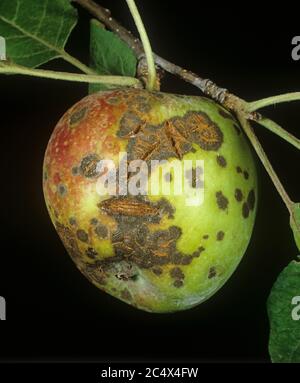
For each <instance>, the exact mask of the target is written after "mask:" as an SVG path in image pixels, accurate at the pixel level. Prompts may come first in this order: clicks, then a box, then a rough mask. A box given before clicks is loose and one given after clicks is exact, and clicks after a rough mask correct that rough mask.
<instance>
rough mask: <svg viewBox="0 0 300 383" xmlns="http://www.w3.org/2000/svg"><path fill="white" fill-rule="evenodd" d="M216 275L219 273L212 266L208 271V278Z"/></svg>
mask: <svg viewBox="0 0 300 383" xmlns="http://www.w3.org/2000/svg"><path fill="white" fill-rule="evenodd" d="M216 275H217V272H216V268H215V267H211V268H210V269H209V271H208V278H209V279H211V278H214V277H215V276H216Z"/></svg>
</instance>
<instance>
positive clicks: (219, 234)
mask: <svg viewBox="0 0 300 383" xmlns="http://www.w3.org/2000/svg"><path fill="white" fill-rule="evenodd" d="M224 236H225V233H224V231H218V232H217V241H222V240H223V239H224Z"/></svg>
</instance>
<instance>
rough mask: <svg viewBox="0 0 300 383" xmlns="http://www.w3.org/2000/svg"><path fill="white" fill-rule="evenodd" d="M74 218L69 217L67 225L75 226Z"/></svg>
mask: <svg viewBox="0 0 300 383" xmlns="http://www.w3.org/2000/svg"><path fill="white" fill-rule="evenodd" d="M76 223H77V222H76V218H75V217H70V218H69V224H70V225H71V226H75V225H76Z"/></svg>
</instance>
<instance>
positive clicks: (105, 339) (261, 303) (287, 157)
mask: <svg viewBox="0 0 300 383" xmlns="http://www.w3.org/2000/svg"><path fill="white" fill-rule="evenodd" d="M99 2H100V1H99ZM101 4H102V5H104V6H109V7H110V9H111V10H112V11H113V15H114V16H115V17H116V18H117V19H119V20H120V21H122V23H123V24H124V25H125V26H127V27H129V28H131V29H132V30H134V26H133V23H132V21H131V18H130V15H129V13H128V10H127V8H126V4H125V1H123V0H115V1H108V0H101ZM197 4H198V8H197ZM199 4H200V5H199ZM137 5H138V6H139V8H140V11H141V13H142V15H143V18H144V22H145V25H146V27H147V30H148V32H149V36H150V39H151V41H152V45H153V49H154V51H155V52H157V53H158V54H160V55H161V56H163V57H165V58H167V59H169V60H171V61H173V62H176V63H177V64H179V65H182V66H184V67H186V68H188V69H191V70H193V71H195V72H197V73H199V74H201V75H202V76H204V77H208V78H211V79H212V80H214V81H215V82H216V83H217V84H219V85H220V86H224V87H226V88H228V89H230V90H231V91H232V92H233V93H235V94H237V95H239V96H241V97H243V98H245V99H247V100H254V99H258V98H262V97H267V96H270V95H274V94H280V93H284V92H288V91H296V90H299V81H300V76H299V75H300V61H298V62H295V61H293V60H292V58H291V49H292V45H291V40H292V37H293V36H295V35H300V30H299V23H298V21H297V18H298V15H299V14H297V10H295V9H294V8H293V6H289V5H288V3H287V2H285V6H284V7H283V6H282V5H281V8H279V6H278V7H277V6H275V5H274V4H273V6H272V9H266V10H263V9H261V8H260V7H259V6H258V5H256V4H254V3H253V2H251V6H250V5H247V4H244V3H243V5H239V6H233V5H232V6H227V7H226V8H225V7H224V8H221V7H219V5H217V3H216V4H212V5H211V6H208V5H207V4H206V2H198V1H191V0H185V1H184V2H182V1H153V0H152V1H142V0H139V1H137ZM88 19H89V15H88V14H87V12H85V11H82V10H80V22H79V25H78V26H77V27H76V29H75V30H74V32H73V33H72V36H71V40H70V42H69V43H68V46H67V50H68V51H69V52H71V53H72V54H73V55H75V56H77V57H79V58H80V59H82V60H83V61H85V62H87V61H88V32H89V29H88ZM297 26H298V29H297ZM43 67H44V68H51V69H57V70H67V71H72V70H74V68H72V67H71V66H70V65H69V64H65V63H62V62H61V61H58V60H55V61H53V62H51V63H49V64H47V65H44V66H43ZM0 90H1V92H0V113H1V119H0V127H1V133H0V137H1V151H0V153H1V166H0V169H1V178H0V179H1V207H0V208H1V248H0V249H1V255H0V257H1V258H0V259H1V261H0V262H1V263H0V295H2V296H4V297H5V298H6V300H7V321H6V322H4V323H3V327H2V326H1V330H0V334H1V339H0V344H1V347H0V359H1V360H123V361H124V360H157V361H158V360H178V361H179V360H182V361H269V356H268V350H267V343H268V335H269V326H268V319H267V312H266V300H267V297H268V294H269V292H270V289H271V287H272V284H273V283H274V281H275V279H276V277H277V275H278V273H279V272H280V271H281V269H282V268H283V267H284V266H285V265H286V264H287V263H288V262H289V261H290V260H291V259H293V258H294V257H295V256H296V255H297V249H296V246H295V244H294V242H293V238H292V234H291V231H290V229H289V225H288V214H287V212H286V210H285V207H284V205H283V203H282V201H281V200H280V198H279V196H278V194H277V193H276V191H275V189H274V187H273V185H272V183H271V181H270V180H269V178H268V177H267V176H266V173H265V172H264V170H263V169H262V167H261V165H260V164H259V165H258V168H259V173H260V200H259V210H258V215H257V221H256V226H255V230H254V233H253V237H252V240H251V243H250V245H249V248H248V251H247V253H246V254H245V256H244V258H243V260H242V262H241V264H240V265H239V267H238V269H237V271H236V272H235V274H234V275H233V276H232V278H231V279H230V280H229V281H228V282H227V284H226V285H225V286H224V287H223V288H222V289H221V290H220V291H219V292H218V293H217V294H216V295H215V296H214V297H213V298H211V299H210V300H209V301H207V302H205V303H203V304H202V305H200V306H198V307H196V308H194V309H192V310H189V311H186V312H180V313H177V314H170V315H169V314H168V315H157V314H149V313H145V312H142V311H138V310H136V309H134V308H131V307H130V306H128V305H126V304H124V303H122V302H120V301H118V300H116V299H115V298H113V297H111V296H108V295H106V294H104V293H102V292H101V291H99V290H97V289H96V288H95V287H94V286H93V285H92V284H90V283H89V282H88V281H87V280H86V279H85V278H84V277H83V276H82V275H81V274H80V273H79V272H78V271H77V269H76V267H75V266H74V265H73V263H72V261H71V259H70V258H69V256H68V255H67V253H66V251H65V250H64V248H63V245H62V243H61V242H60V240H59V238H58V236H57V234H56V232H55V230H54V228H53V226H52V224H51V222H50V219H49V217H48V214H47V211H46V207H45V204H44V200H43V194H42V188H41V183H42V179H41V174H42V161H43V154H44V151H45V148H46V145H47V141H48V139H49V137H50V135H51V132H52V130H53V128H54V126H55V124H56V122H57V121H58V119H59V118H60V117H61V115H62V114H63V113H64V112H65V111H66V110H67V109H68V108H69V107H70V106H71V105H72V104H74V103H75V102H76V101H78V100H79V99H80V98H82V97H83V96H85V94H86V91H87V87H86V85H82V84H75V83H68V82H59V81H57V82H56V81H51V80H45V79H31V78H25V77H20V76H17V77H16V76H14V77H13V76H1V78H0ZM162 90H163V91H166V92H176V93H182V94H183V93H184V94H195V95H197V94H199V92H198V90H197V89H196V88H193V87H192V86H190V85H188V84H185V83H184V82H182V81H180V80H178V79H176V78H174V77H172V76H169V75H168V76H166V78H165V80H164V82H163V85H162ZM265 113H266V115H268V116H270V117H272V118H274V119H275V120H276V121H277V122H278V123H280V124H282V125H283V126H284V127H286V128H287V129H288V130H289V131H290V132H292V133H294V134H298V135H299V134H300V133H299V132H300V131H299V117H300V114H299V103H298V104H297V103H291V104H282V105H280V106H276V107H272V108H269V109H268V110H266V111H265ZM256 131H257V133H258V135H259V137H260V139H261V142H262V143H263V145H264V147H265V149H266V151H267V153H268V154H269V156H270V159H271V160H272V163H273V164H274V167H275V168H276V170H277V171H278V173H279V175H280V178H281V179H282V181H283V183H284V184H285V185H287V189H288V192H289V193H290V195H291V197H292V199H295V200H297V199H298V200H299V195H298V196H297V186H298V183H299V170H298V169H299V152H298V153H297V151H296V149H294V148H293V147H291V146H289V145H288V144H287V143H285V142H283V141H281V140H280V139H279V138H278V137H276V136H273V135H272V134H271V133H269V132H267V131H263V128H260V127H257V129H256ZM298 190H299V188H298Z"/></svg>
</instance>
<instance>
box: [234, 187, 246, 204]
mask: <svg viewBox="0 0 300 383" xmlns="http://www.w3.org/2000/svg"><path fill="white" fill-rule="evenodd" d="M234 197H235V199H236V200H237V201H238V202H241V201H242V200H243V198H244V196H243V192H242V191H241V189H238V188H237V189H235V192H234Z"/></svg>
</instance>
